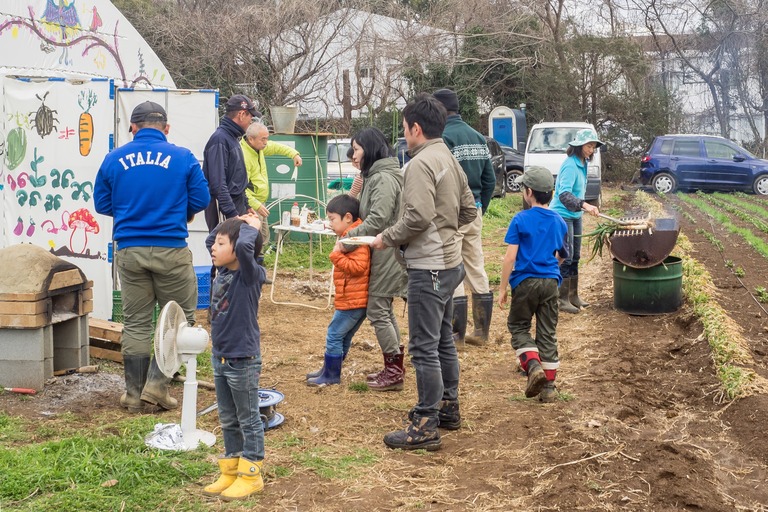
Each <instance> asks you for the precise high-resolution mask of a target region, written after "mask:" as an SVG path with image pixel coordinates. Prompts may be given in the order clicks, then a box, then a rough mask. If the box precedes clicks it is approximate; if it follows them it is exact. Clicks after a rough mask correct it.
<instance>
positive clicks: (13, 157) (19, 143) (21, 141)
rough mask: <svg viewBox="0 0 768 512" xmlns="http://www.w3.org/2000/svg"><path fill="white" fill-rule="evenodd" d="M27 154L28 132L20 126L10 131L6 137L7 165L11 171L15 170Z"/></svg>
mask: <svg viewBox="0 0 768 512" xmlns="http://www.w3.org/2000/svg"><path fill="white" fill-rule="evenodd" d="M26 154H27V132H25V131H24V129H23V128H22V127H21V126H19V127H16V128H14V129H13V130H11V131H10V132H8V137H6V139H5V165H6V167H8V170H9V171H12V170H14V169H15V168H17V167H18V166H19V165H21V162H23V161H24V156H25V155H26Z"/></svg>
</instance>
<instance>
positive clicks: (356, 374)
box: [0, 191, 768, 511]
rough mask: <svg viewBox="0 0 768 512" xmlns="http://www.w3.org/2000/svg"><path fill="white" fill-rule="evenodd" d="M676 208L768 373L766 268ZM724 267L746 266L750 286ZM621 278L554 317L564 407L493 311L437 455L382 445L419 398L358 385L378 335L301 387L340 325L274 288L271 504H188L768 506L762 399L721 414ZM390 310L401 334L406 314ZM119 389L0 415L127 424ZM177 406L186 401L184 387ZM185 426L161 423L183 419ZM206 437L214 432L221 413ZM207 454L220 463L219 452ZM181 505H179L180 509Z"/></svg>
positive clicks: (586, 272)
mask: <svg viewBox="0 0 768 512" xmlns="http://www.w3.org/2000/svg"><path fill="white" fill-rule="evenodd" d="M620 194H625V193H622V192H619V191H613V192H611V193H609V194H608V196H609V197H607V198H606V199H607V200H610V196H612V195H620ZM753 199H754V197H753ZM664 201H666V202H668V203H676V202H677V200H676V198H674V197H669V198H666V199H664ZM763 204H764V205H765V206H766V207H768V201H763ZM681 208H682V209H683V210H684V211H687V212H689V215H690V217H691V218H692V219H694V220H695V223H692V222H691V221H690V220H688V218H681V225H682V232H683V233H684V234H685V235H686V236H687V237H688V238H689V239H690V241H691V242H692V244H693V250H694V254H692V256H693V257H695V258H696V259H698V260H699V261H701V262H702V263H703V264H704V265H706V267H707V269H708V270H709V272H710V273H711V275H712V278H713V281H714V284H715V286H716V287H717V297H718V300H719V302H720V304H721V305H722V307H723V308H725V309H726V310H727V311H728V312H729V314H730V315H732V318H733V319H734V320H735V322H736V323H737V324H738V325H739V326H741V328H742V329H743V336H744V337H745V339H746V340H747V341H748V343H749V347H750V349H751V351H752V355H753V357H754V360H755V367H754V368H753V369H754V370H755V371H756V372H757V373H758V374H760V375H762V376H763V377H768V371H766V366H765V364H766V359H765V357H766V351H767V350H768V345H767V344H768V315H766V313H765V311H764V309H763V308H765V307H766V305H765V304H762V305H761V304H760V303H758V302H757V301H756V300H755V299H754V298H753V294H750V293H749V292H750V291H753V290H754V288H755V287H757V286H766V285H768V281H767V280H768V278H766V277H765V271H764V269H765V268H766V261H765V260H764V259H763V257H762V256H760V255H758V254H757V253H755V252H754V250H752V249H751V248H750V247H748V246H746V245H745V244H742V243H741V242H739V240H736V239H734V238H731V237H729V236H728V234H727V233H722V232H716V235H717V236H718V237H719V238H720V239H721V240H722V241H723V242H724V251H723V253H724V256H725V257H723V255H722V254H721V253H720V252H719V251H717V250H715V249H714V248H713V246H712V243H711V242H710V241H709V240H708V239H707V238H706V237H705V236H703V235H700V234H697V232H696V229H698V228H701V227H702V226H705V227H707V229H709V228H710V222H709V220H708V219H707V218H706V216H705V215H703V214H701V213H700V212H697V211H695V210H694V209H692V208H690V207H688V206H686V205H682V206H681ZM593 224H594V221H593V220H591V219H589V220H588V221H587V226H590V225H593ZM714 227H715V228H716V225H715V226H714ZM763 238H764V239H766V240H768V237H766V236H764V237H763ZM484 246H485V248H486V257H487V258H498V259H499V263H500V258H501V254H502V253H503V250H504V244H503V232H499V233H496V234H495V235H494V236H493V237H492V238H489V239H487V240H485V244H484ZM726 260H732V261H733V262H735V264H736V265H737V266H740V267H742V268H743V269H744V270H745V272H746V274H745V276H744V277H743V278H742V281H743V282H744V283H745V285H746V289H745V287H743V286H741V285H740V284H739V281H738V279H737V278H736V277H735V275H734V273H733V271H732V269H731V268H729V267H728V266H726V263H725V262H726ZM611 275H612V262H611V260H610V258H608V257H605V258H603V259H595V260H593V261H591V262H590V263H588V264H586V265H584V267H583V270H582V274H581V280H582V290H583V291H582V297H583V298H585V299H586V300H588V301H590V302H591V303H592V305H591V307H589V308H587V309H585V310H583V311H582V312H581V313H579V314H578V315H567V314H562V315H561V319H560V324H559V328H558V339H559V343H560V358H561V368H560V372H559V375H558V388H559V390H560V393H561V395H560V398H561V400H559V401H557V402H556V403H553V404H546V405H543V404H540V403H539V402H537V401H535V400H528V399H525V398H523V396H524V395H523V390H524V387H525V378H524V377H523V376H521V375H520V374H519V373H518V371H517V363H516V360H515V357H514V352H513V350H512V349H511V346H510V343H509V335H508V333H507V330H506V312H505V311H502V310H500V309H498V307H497V308H496V309H495V310H494V317H493V325H492V330H491V334H492V336H491V338H492V340H491V342H490V343H489V344H488V345H486V346H483V347H467V348H466V349H465V350H463V351H462V352H461V353H460V360H461V369H462V375H461V377H462V381H461V386H460V401H461V415H462V419H463V425H462V428H461V429H460V430H458V431H455V432H448V431H444V432H442V434H443V446H442V449H441V450H439V451H437V452H431V453H427V452H415V453H408V452H401V451H392V450H389V449H387V448H386V447H385V446H384V444H383V443H382V436H383V435H384V434H386V433H387V432H389V431H390V430H393V429H397V428H401V427H402V425H403V420H404V418H405V416H406V414H407V411H408V410H409V409H410V407H411V406H412V405H413V404H414V403H415V396H416V389H415V380H414V374H413V371H412V370H411V369H410V368H408V371H407V374H406V385H405V389H404V390H403V391H402V392H389V393H375V392H371V391H366V390H364V389H362V387H361V386H356V385H355V383H361V382H364V381H365V374H366V373H368V372H369V371H372V370H376V369H378V367H379V365H380V364H381V361H380V359H381V356H380V353H379V349H378V345H377V344H376V341H375V337H374V335H373V331H372V330H371V328H370V327H369V326H367V325H366V326H364V327H363V329H361V331H360V333H359V334H358V335H357V336H356V338H355V341H354V344H353V348H352V351H351V353H350V355H349V357H348V359H347V364H345V367H344V369H343V375H342V384H341V385H340V386H329V387H325V388H320V389H312V388H308V387H307V386H306V385H305V384H304V376H305V374H306V373H307V372H308V371H312V370H315V369H316V368H317V367H319V365H320V364H321V358H322V352H323V344H324V334H325V329H326V327H327V324H328V321H329V319H330V316H331V312H330V311H329V310H326V311H322V310H314V309H308V308H299V307H296V306H278V305H275V304H272V303H271V302H270V301H269V299H268V289H267V288H265V295H266V296H265V298H264V299H263V300H262V303H261V313H260V317H261V326H262V331H263V341H262V346H263V352H264V354H263V356H264V371H263V375H262V387H274V388H276V389H278V390H279V391H281V392H282V393H284V394H285V396H286V398H285V401H284V402H282V403H281V404H280V405H279V406H278V412H280V413H281V414H283V415H285V418H286V421H285V423H284V424H283V425H282V426H280V427H278V428H275V429H273V430H270V431H268V432H267V434H266V441H267V444H266V449H267V458H266V460H265V463H266V471H267V476H268V480H267V485H266V489H265V492H264V493H263V495H261V496H259V497H257V498H254V499H252V500H249V501H247V502H245V503H241V504H223V503H221V502H219V501H218V500H217V499H211V498H206V497H204V496H203V495H202V493H201V492H200V491H201V486H202V485H205V484H207V483H208V480H206V481H202V482H194V483H192V484H190V486H189V488H188V489H186V491H187V496H186V500H189V501H195V502H203V503H207V507H208V508H209V509H210V510H254V509H258V510H301V511H304V510H306V511H310V510H311V511H336V510H441V511H449V510H452V511H460V510H500V511H511V510H521V511H529V510H530V511H537V510H560V511H576V510H589V511H594V510H605V511H612V510H631V511H667V510H669V511H672V510H698V511H733V510H750V511H756V510H767V509H768V487H766V486H765V485H764V482H765V481H766V480H767V479H768V443H766V442H765V441H764V436H765V434H764V432H765V428H766V427H765V426H766V424H767V422H768V397H766V396H765V395H754V396H748V397H745V398H741V399H739V400H736V401H733V402H729V401H725V400H724V399H723V393H722V392H721V388H720V386H719V383H718V380H717V378H716V374H715V371H714V368H713V364H712V358H711V356H710V348H709V346H708V343H707V340H706V339H704V336H703V335H702V328H701V325H700V323H699V321H698V320H697V319H696V318H695V316H694V315H693V313H692V311H691V308H690V306H688V305H687V304H686V305H684V306H683V307H682V308H681V309H680V310H679V311H677V312H675V313H671V314H667V315H659V316H629V315H627V314H624V313H621V312H619V311H616V310H615V309H614V307H613V288H612V286H613V284H612V278H611ZM280 277H281V278H282V279H283V280H284V281H283V283H284V284H290V283H291V282H296V283H298V282H299V281H292V280H293V279H295V278H296V277H297V276H288V275H283V276H280ZM294 288H295V287H294ZM285 290H286V291H285V293H289V292H290V291H291V287H288V288H286V289H285ZM304 298H305V299H307V298H309V297H307V296H305V297H304ZM315 301H316V303H318V304H319V303H320V302H321V301H322V299H321V298H320V297H317V298H316V299H315ZM397 307H398V310H397V311H398V315H399V317H398V319H399V321H400V322H401V329H402V330H403V332H407V319H406V318H405V316H404V312H405V307H404V303H402V302H399V303H398V306H397ZM202 317H204V315H201V319H203V318H202ZM103 366H104V367H105V368H108V367H109V365H108V364H103ZM113 377H114V378H113ZM66 379H69V380H66ZM96 379H99V380H98V382H96ZM89 383H90V384H89ZM89 385H90V386H91V387H90V388H89V389H88V392H87V393H84V392H81V393H80V394H77V391H76V390H78V389H82V388H83V387H84V386H89ZM120 393H121V382H120V378H119V376H110V375H109V374H108V373H105V372H102V373H100V374H97V375H82V376H78V375H74V376H69V377H64V378H60V379H57V380H56V382H52V383H51V384H50V385H49V386H47V388H46V390H45V392H44V393H42V394H40V395H39V396H37V397H34V398H32V399H26V400H25V399H21V398H19V397H18V396H14V395H11V394H7V393H6V394H3V395H0V410H3V411H5V412H6V413H7V414H12V415H22V416H25V417H30V418H39V421H41V422H44V421H46V417H47V416H46V415H50V414H57V413H60V412H62V411H67V412H68V413H70V414H71V416H72V421H73V422H75V423H77V422H82V424H83V425H88V424H89V423H91V422H94V421H99V422H101V423H103V422H105V421H109V420H110V418H115V417H120V416H124V415H125V414H127V413H125V412H123V411H122V410H120V409H119V407H118V406H117V401H118V398H119V396H120ZM173 393H174V395H176V396H177V397H178V398H181V387H180V386H178V387H174V391H173ZM213 401H215V397H214V395H213V392H211V391H207V390H204V389H201V390H200V392H199V406H200V408H202V407H204V406H205V405H209V404H210V403H212V402H213ZM177 415H178V414H177V413H164V414H161V415H159V416H158V418H159V420H160V421H164V422H170V421H178V418H177ZM199 426H202V427H203V428H207V429H210V430H213V431H214V432H215V433H217V434H220V433H219V432H218V431H217V418H216V415H215V413H214V414H209V415H206V416H203V417H202V418H201V419H200V421H199ZM218 437H219V442H220V435H219V436H218ZM208 457H209V458H210V460H211V462H212V464H213V462H214V460H215V455H213V454H211V455H208ZM213 470H214V467H213V466H212V473H213ZM179 505H180V504H179V503H177V504H175V506H174V507H173V508H174V509H183V507H180V506H179ZM133 506H134V507H135V506H136V504H133ZM169 509H170V508H169Z"/></svg>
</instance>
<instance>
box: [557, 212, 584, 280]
mask: <svg viewBox="0 0 768 512" xmlns="http://www.w3.org/2000/svg"><path fill="white" fill-rule="evenodd" d="M563 220H564V221H565V225H566V226H568V235H567V237H566V243H567V244H568V258H567V259H565V260H563V262H562V263H561V264H560V275H561V276H562V277H563V279H565V278H567V277H573V276H575V275H578V273H579V260H580V259H581V237H580V236H579V235H581V233H582V229H583V228H582V226H583V224H582V219H581V217H579V218H578V219H563Z"/></svg>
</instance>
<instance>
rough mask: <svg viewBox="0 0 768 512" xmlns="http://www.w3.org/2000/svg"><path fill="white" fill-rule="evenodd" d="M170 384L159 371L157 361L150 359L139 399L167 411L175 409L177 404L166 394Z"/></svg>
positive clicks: (169, 380)
mask: <svg viewBox="0 0 768 512" xmlns="http://www.w3.org/2000/svg"><path fill="white" fill-rule="evenodd" d="M170 382H171V379H169V378H168V377H166V376H165V375H164V374H163V372H161V371H160V368H158V366H157V361H155V359H154V358H152V362H151V363H150V364H149V373H148V374H147V383H146V384H144V390H143V391H142V392H141V399H142V400H143V401H144V402H147V403H150V404H153V405H159V406H160V407H162V408H163V409H167V410H169V411H170V410H172V409H176V408H177V407H178V406H179V402H178V401H177V400H176V399H175V398H173V397H172V396H171V395H170V394H168V384H170Z"/></svg>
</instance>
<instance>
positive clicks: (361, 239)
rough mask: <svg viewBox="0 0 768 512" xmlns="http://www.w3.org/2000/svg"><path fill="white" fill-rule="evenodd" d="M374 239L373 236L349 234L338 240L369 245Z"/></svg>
mask: <svg viewBox="0 0 768 512" xmlns="http://www.w3.org/2000/svg"><path fill="white" fill-rule="evenodd" d="M374 240H376V237H375V236H351V237H349V238H343V239H341V240H339V242H341V243H343V244H347V245H371V244H372V243H373V241H374Z"/></svg>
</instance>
